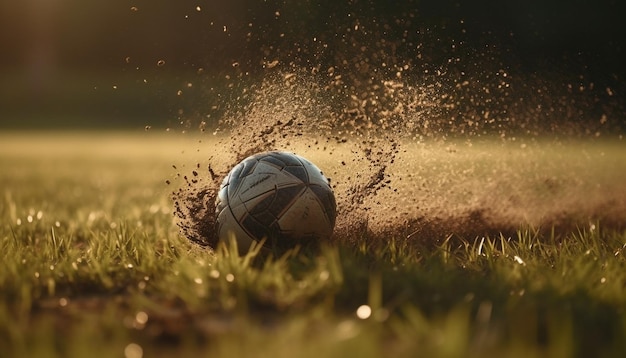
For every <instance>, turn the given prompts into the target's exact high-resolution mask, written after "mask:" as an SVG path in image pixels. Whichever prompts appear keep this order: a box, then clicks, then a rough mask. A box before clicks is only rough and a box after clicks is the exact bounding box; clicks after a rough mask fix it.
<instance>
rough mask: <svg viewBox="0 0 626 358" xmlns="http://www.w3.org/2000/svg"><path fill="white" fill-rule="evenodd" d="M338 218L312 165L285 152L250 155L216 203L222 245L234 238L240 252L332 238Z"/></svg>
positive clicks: (226, 182) (228, 179)
mask: <svg viewBox="0 0 626 358" xmlns="http://www.w3.org/2000/svg"><path fill="white" fill-rule="evenodd" d="M336 214H337V208H336V202H335V196H334V195H333V191H332V189H331V187H330V184H329V180H328V179H327V178H326V177H325V176H324V174H323V173H322V171H321V170H320V169H318V168H317V167H316V166H315V165H314V164H313V163H311V162H310V161H308V160H306V159H304V158H302V157H300V156H297V155H295V154H291V153H286V152H265V153H260V154H255V155H252V156H250V157H248V158H246V159H244V160H243V161H242V162H241V163H239V164H237V165H236V166H235V167H234V168H233V169H232V170H231V171H230V173H228V175H227V176H226V177H225V178H224V181H223V182H222V185H221V186H220V190H219V193H218V196H217V199H216V226H217V227H216V230H217V235H218V237H219V239H220V240H221V241H225V242H227V243H228V242H229V241H228V240H230V237H232V236H234V237H235V239H236V241H237V246H238V248H239V250H240V251H241V252H246V251H247V250H248V249H249V248H250V245H252V243H254V242H260V241H261V240H263V239H266V241H265V246H267V247H270V248H283V249H284V248H289V247H293V246H295V245H298V244H309V243H311V242H316V241H319V240H323V239H327V238H329V237H330V236H331V234H332V232H333V228H334V226H335V218H336Z"/></svg>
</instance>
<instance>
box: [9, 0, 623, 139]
mask: <svg viewBox="0 0 626 358" xmlns="http://www.w3.org/2000/svg"><path fill="white" fill-rule="evenodd" d="M624 14H625V12H624V3H623V2H622V1H619V0H596V1H591V0H567V1H566V0H526V1H501V0H500V1H499V0H474V1H462V0H458V1H452V0H422V1H418V0H406V1H389V0H387V1H384V0H318V1H313V0H282V1H277V0H267V1H252V0H250V1H246V0H232V1H218V0H193V1H192V0H169V1H165V0H164V1H153V0H109V1H80V0H21V1H2V2H1V3H0V51H1V52H0V53H1V54H2V55H1V56H0V79H1V82H0V128H37V129H49V128H143V127H144V126H147V125H149V126H154V127H170V126H176V125H179V124H180V123H181V122H184V121H199V120H206V119H207V118H208V119H209V121H212V120H215V119H216V118H218V117H219V116H218V115H214V116H210V114H211V112H212V111H213V112H215V110H216V108H218V107H219V106H221V105H223V104H224V103H227V102H228V101H229V96H235V95H234V94H233V93H232V91H231V92H228V89H229V88H230V89H232V88H233V87H235V88H239V89H241V87H246V86H248V85H249V84H251V83H254V82H255V81H257V80H258V79H259V78H261V77H262V76H263V73H264V71H267V69H268V68H271V67H273V66H274V65H275V64H276V63H280V65H281V66H286V67H289V66H291V67H306V68H311V69H315V68H318V69H319V68H322V69H324V68H327V67H328V66H335V67H337V68H339V70H343V71H344V73H350V71H352V69H353V68H354V66H355V64H356V65H358V64H363V63H368V64H370V65H371V67H370V68H374V69H378V68H383V67H387V66H388V65H389V64H388V63H385V61H387V62H389V61H392V62H395V63H398V64H401V63H411V64H412V66H411V68H415V69H418V70H419V71H417V70H416V71H415V73H414V75H415V76H417V75H418V74H419V73H423V72H424V70H425V69H427V68H443V67H446V66H447V67H446V68H450V66H451V65H450V61H451V59H457V61H459V62H460V63H461V65H463V66H465V67H469V66H470V63H474V65H475V66H478V67H481V64H482V63H485V67H486V68H490V66H491V65H492V64H493V63H495V65H494V66H496V67H497V66H500V67H506V68H507V70H512V71H514V72H515V73H520V74H528V75H529V76H534V77H544V76H556V75H555V73H558V76H562V77H558V76H557V78H556V80H557V81H560V79H559V78H563V81H570V82H571V83H573V84H574V86H576V85H577V84H576V83H575V82H576V81H579V82H580V83H579V84H578V85H580V86H586V87H589V84H593V86H595V88H596V89H598V94H592V95H591V97H593V96H596V97H595V98H596V99H597V100H598V101H600V102H601V101H604V97H607V98H609V99H610V100H611V101H613V102H617V104H616V106H617V107H618V108H623V90H624V82H625V81H624V75H625V74H626V70H625V68H624V63H626V49H625V44H626V25H624V23H625V22H624V21H623V19H622V18H623V15H624ZM357 33H358V34H357ZM386 56H389V57H390V58H391V60H389V59H387V60H386V59H385V57H386ZM355 58H356V59H358V61H359V62H354V61H356V60H355ZM377 61H378V62H377ZM487 62H489V63H490V64H487ZM461 65H459V66H461ZM342 66H343V68H342ZM457 67H458V66H457ZM496 67H494V68H496ZM420 71H421V72H420ZM353 72H354V71H353ZM577 79H578V80H577ZM353 82H354V83H357V79H354V81H353ZM570 82H568V83H570ZM598 96H599V97H598ZM603 96H604V97H603ZM620 106H621V107H620ZM597 119H598V118H597V116H596V117H594V119H593V120H597ZM615 121H616V122H617V126H621V127H622V128H623V121H624V119H623V118H618V119H617V120H615Z"/></svg>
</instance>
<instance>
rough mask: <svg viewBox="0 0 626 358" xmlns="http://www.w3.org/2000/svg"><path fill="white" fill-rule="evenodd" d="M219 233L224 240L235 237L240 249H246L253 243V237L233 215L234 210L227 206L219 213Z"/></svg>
mask: <svg viewBox="0 0 626 358" xmlns="http://www.w3.org/2000/svg"><path fill="white" fill-rule="evenodd" d="M216 222H217V235H218V237H219V238H220V240H222V241H227V240H229V239H230V237H234V238H235V239H236V241H237V246H238V247H239V250H242V251H244V252H245V251H246V250H248V249H249V248H250V245H252V242H253V239H252V238H251V237H250V235H248V233H247V232H246V231H244V230H243V228H242V227H241V226H240V225H239V222H238V220H237V219H236V218H235V217H233V214H232V212H231V211H230V210H229V209H228V208H225V209H223V210H222V211H220V212H219V213H218V214H217V220H216Z"/></svg>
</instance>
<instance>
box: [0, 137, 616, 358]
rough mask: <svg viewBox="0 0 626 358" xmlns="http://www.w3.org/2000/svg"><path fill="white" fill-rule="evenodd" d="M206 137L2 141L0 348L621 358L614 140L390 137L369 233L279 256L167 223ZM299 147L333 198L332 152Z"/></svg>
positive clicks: (19, 353) (133, 357)
mask: <svg viewBox="0 0 626 358" xmlns="http://www.w3.org/2000/svg"><path fill="white" fill-rule="evenodd" d="M207 141H208V142H210V140H207V139H206V138H202V137H196V136H189V135H187V136H184V135H178V134H171V135H168V134H164V133H161V134H155V133H150V132H147V133H114V132H105V133H82V132H75V133H71V132H70V133H55V132H50V133H29V132H24V133H18V132H16V133H5V134H0V347H2V349H1V350H0V356H1V357H79V356H90V357H93V358H95V357H120V356H123V357H128V358H139V357H165V356H173V355H176V356H177V357H180V358H182V357H198V356H211V357H234V356H242V357H250V356H257V357H264V356H268V357H294V356H299V357H324V356H326V357H345V356H346V355H353V356H359V357H379V356H386V357H458V356H466V357H485V356H494V357H545V356H550V357H571V356H579V357H588V356H594V357H611V356H614V357H621V356H623V352H625V351H626V258H625V257H624V255H626V227H625V225H624V224H626V210H623V209H624V208H625V207H626V206H625V203H626V184H625V183H626V149H624V148H625V147H624V143H623V142H622V141H617V140H615V141H606V142H602V141H596V142H576V141H572V142H567V143H561V144H555V143H554V142H545V143H544V142H537V141H530V142H528V143H520V142H514V143H512V144H511V143H509V144H502V143H500V142H499V141H495V140H494V141H491V142H490V141H488V140H484V141H474V142H473V143H470V144H471V145H470V144H468V143H467V142H464V141H458V142H452V143H451V142H448V143H443V144H441V143H420V144H407V145H406V146H405V147H404V148H405V149H406V152H405V154H404V155H403V156H401V157H400V158H399V159H398V160H397V162H396V163H395V164H394V165H393V166H392V167H391V168H390V171H391V172H390V173H391V177H392V179H393V180H394V183H397V185H396V189H398V191H396V192H394V191H391V190H389V191H383V192H380V193H379V194H378V195H377V196H376V197H374V198H370V200H371V203H370V204H369V205H370V206H371V207H372V211H373V215H375V216H374V217H380V220H379V221H378V222H372V223H371V225H372V227H373V228H374V229H377V226H376V225H377V224H380V228H379V229H380V230H379V231H376V230H373V231H372V234H371V235H367V234H365V235H364V236H363V237H362V238H361V239H360V240H357V241H356V242H354V241H348V240H342V238H337V240H336V242H335V243H332V244H328V245H325V246H324V247H323V248H322V249H321V250H320V251H319V252H315V253H298V252H289V253H286V254H284V255H283V256H279V257H268V256H267V255H265V254H261V253H259V252H258V251H254V250H253V251H251V252H250V253H249V254H248V255H247V256H244V257H239V256H238V255H236V254H234V251H233V250H232V249H227V248H226V247H224V246H222V247H220V248H218V249H217V250H215V251H210V250H208V249H205V248H201V247H198V246H195V245H193V244H191V243H189V242H188V240H186V239H185V238H184V237H181V235H180V234H179V230H178V227H177V226H176V223H175V220H174V217H173V213H172V210H173V205H172V200H171V196H170V195H171V192H172V191H173V190H175V188H176V187H177V186H180V185H183V182H182V179H180V178H179V177H178V176H177V174H178V173H187V172H191V170H192V169H193V168H195V166H196V165H197V164H198V163H201V164H202V167H205V166H206V164H207V158H208V157H209V156H211V155H213V156H216V154H215V153H214V152H215V148H212V147H211V145H210V143H207ZM218 150H219V148H218ZM302 153H303V154H305V155H306V156H308V157H310V158H311V159H313V160H314V161H315V162H317V163H318V164H319V166H320V167H322V168H323V169H324V170H325V172H327V173H330V175H331V176H333V177H334V178H339V180H338V182H337V187H336V190H337V191H338V192H342V191H343V190H344V189H345V188H344V186H345V185H347V184H346V183H345V182H342V181H341V178H342V175H344V174H342V171H346V170H348V171H350V170H353V169H351V168H349V167H350V161H347V163H348V165H347V167H348V168H345V167H346V166H345V165H343V164H340V163H341V160H342V159H345V158H347V155H348V154H347V153H348V152H347V151H346V152H341V151H340V150H337V151H336V152H335V153H333V155H332V156H329V155H328V153H317V152H315V151H313V150H306V149H302ZM344 162H345V160H344ZM173 165H175V166H176V168H177V169H174V168H173V167H172V166H173ZM166 180H167V181H171V184H170V185H168V184H166ZM468 213H470V215H469V216H468ZM340 215H341V213H340ZM476 215H478V216H479V219H480V220H477V219H476ZM393 225H395V226H396V228H395V230H391V231H389V230H387V229H388V228H389V226H393ZM500 231H501V232H502V234H500V233H499V232H500ZM385 232H387V233H388V234H387V236H385V234H384V233H385ZM381 233H382V234H381Z"/></svg>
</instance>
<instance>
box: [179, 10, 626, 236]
mask: <svg viewBox="0 0 626 358" xmlns="http://www.w3.org/2000/svg"><path fill="white" fill-rule="evenodd" d="M283 10H285V9H283ZM370 10H371V9H370ZM372 11H373V10H372ZM403 11H404V12H402V13H398V14H396V15H393V14H387V15H388V16H389V17H388V18H379V17H377V16H376V15H372V14H375V13H376V12H375V11H373V12H372V14H369V15H368V16H365V17H364V16H360V15H359V12H358V11H356V10H355V9H350V11H349V12H348V13H349V16H348V18H347V20H345V21H343V22H339V23H334V22H328V23H326V25H327V26H328V27H329V28H326V29H325V31H323V32H322V33H320V34H319V36H315V37H310V36H309V37H306V36H304V37H297V36H296V37H294V38H293V39H292V38H291V37H290V35H289V34H284V33H281V36H279V37H278V38H271V39H268V38H267V36H266V35H265V33H266V32H255V31H254V29H255V27H254V24H252V23H250V24H248V25H249V26H246V31H247V32H246V34H247V35H246V39H247V40H246V41H247V42H246V43H247V44H248V45H247V46H248V47H247V52H244V54H243V55H242V56H244V57H242V58H240V59H236V60H235V61H233V62H232V64H233V65H232V68H230V69H228V71H226V72H224V71H219V72H217V73H215V74H206V76H207V77H210V78H208V79H207V81H206V82H209V83H223V86H222V87H219V88H218V87H215V86H213V87H211V88H210V89H207V93H206V97H204V98H205V99H206V103H204V102H198V103H196V104H195V105H196V106H197V107H199V108H206V111H204V112H203V111H202V110H196V112H198V111H199V112H200V113H202V117H201V118H202V119H200V118H186V119H185V120H184V121H182V122H185V123H186V124H187V126H189V123H199V125H198V128H200V130H201V131H205V130H206V132H207V134H206V135H210V134H209V133H213V136H212V137H213V138H214V139H213V140H212V141H211V142H212V144H211V148H212V149H209V152H210V153H211V155H209V158H208V159H207V161H208V162H207V163H203V164H201V165H200V164H199V165H198V168H196V170H194V172H193V173H192V174H191V175H190V174H186V175H185V174H181V177H183V178H184V180H185V181H184V183H183V184H182V185H181V186H180V189H178V190H177V191H176V192H175V193H173V200H174V203H175V206H176V216H177V219H178V223H179V226H180V227H181V230H182V232H183V234H184V235H185V236H186V237H188V238H189V239H190V240H192V241H195V242H198V243H201V244H205V245H210V246H214V245H215V242H216V238H215V234H214V232H213V225H214V217H213V215H214V200H215V194H216V192H217V188H218V186H219V183H220V182H221V179H222V178H223V176H224V175H225V174H226V173H227V172H228V171H229V170H230V168H231V167H232V166H233V165H235V164H236V163H237V162H239V161H240V160H241V159H243V158H245V157H247V156H248V155H250V154H253V153H257V152H261V151H266V150H287V151H292V152H295V153H297V154H300V155H303V156H305V157H307V158H309V159H311V160H312V161H313V162H315V163H316V164H317V165H318V166H319V167H320V168H322V169H323V170H324V171H325V173H326V175H327V176H329V177H330V178H331V179H332V183H333V188H334V190H335V195H336V197H337V204H338V221H337V225H336V229H335V239H337V240H346V241H356V240H359V238H361V237H363V236H371V237H381V238H383V237H389V236H400V237H407V238H411V239H424V240H437V239H441V238H442V237H446V236H448V235H450V234H458V235H463V236H469V237H474V236H480V235H492V234H497V233H507V234H509V233H514V232H515V231H516V230H517V229H518V228H519V227H520V225H530V226H534V227H542V228H552V227H557V228H563V229H572V228H575V227H586V226H589V225H590V221H593V220H602V221H603V222H605V223H607V225H608V226H610V227H619V228H621V227H623V226H624V224H623V223H624V222H625V219H626V217H625V216H624V215H623V214H622V213H623V212H626V210H623V211H622V210H621V209H622V208H626V195H625V194H624V193H625V192H626V190H625V189H624V186H623V185H622V184H620V183H621V182H620V180H621V179H613V180H608V181H607V182H604V183H601V184H597V183H595V184H594V183H593V181H594V180H595V178H593V177H588V178H587V177H584V176H583V178H582V179H580V180H579V181H578V182H576V181H571V182H570V181H568V179H567V178H564V177H563V174H564V173H565V176H568V175H569V176H574V177H575V176H578V175H580V173H581V172H584V171H585V170H586V169H585V168H584V167H582V168H581V166H580V165H578V164H576V163H578V162H580V161H579V160H578V158H575V157H571V158H568V160H569V161H568V162H567V163H569V166H568V165H566V166H564V167H559V166H558V165H556V166H555V165H554V163H552V162H550V161H549V160H548V161H546V162H541V163H538V162H536V161H535V160H534V159H533V156H532V154H528V152H529V151H524V150H525V148H535V151H534V152H533V153H535V154H539V155H541V153H542V152H541V151H542V149H541V148H542V145H543V144H542V143H545V142H546V141H547V142H549V143H561V142H567V141H570V140H573V139H584V140H588V141H594V140H595V141H597V140H598V138H599V139H606V138H608V139H609V140H610V141H620V142H621V141H622V139H623V136H622V129H623V117H624V115H623V113H625V111H624V101H623V99H622V98H621V97H620V96H619V95H618V94H619V93H620V92H619V91H620V90H621V87H620V86H621V85H620V83H621V82H620V78H619V77H616V76H613V77H612V78H611V79H608V80H606V81H601V82H597V81H596V80H595V77H594V76H592V75H590V74H589V73H588V72H586V70H585V69H586V65H585V64H583V65H582V66H579V67H577V65H576V64H569V63H568V64H566V66H565V65H564V66H562V67H563V68H565V67H567V71H565V70H563V71H562V70H559V69H558V68H557V67H554V66H547V65H546V66H543V65H537V66H538V68H539V69H540V70H536V68H529V67H528V65H527V64H525V63H522V62H520V61H518V60H516V56H515V53H514V52H511V49H510V48H508V47H507V46H506V44H505V43H503V42H501V41H493V42H490V41H491V38H492V37H491V36H489V34H484V35H481V36H477V37H475V38H472V39H469V38H468V37H467V35H466V28H465V24H464V23H463V22H460V23H459V24H455V25H454V26H451V27H449V28H446V30H445V31H444V32H441V31H438V30H441V28H438V27H437V26H433V27H425V26H424V25H421V24H420V22H419V21H418V17H419V16H418V14H416V13H415V12H412V10H411V9H410V7H409V8H407V9H405V10H403ZM276 13H277V14H278V13H279V11H277V12H276ZM280 13H281V14H289V11H287V10H285V11H280ZM309 15H310V14H309ZM281 16H283V17H284V16H286V15H281ZM305 20H306V19H305ZM309 20H311V21H313V20H314V19H309ZM303 21H304V20H303ZM307 21H308V20H307ZM333 24H334V25H333ZM265 30H267V29H265ZM268 31H269V30H268ZM267 33H272V32H271V31H269V32H267ZM296 33H297V31H296ZM442 34H443V35H442ZM233 36H234V35H233ZM294 36H295V35H294ZM542 66H543V67H542ZM180 112H182V111H180ZM206 118H209V119H210V120H207V121H208V123H207V121H205V120H206ZM191 128H193V126H191ZM483 141H488V142H490V143H492V144H491V145H490V146H487V147H485V149H484V150H483V151H478V152H477V151H476V150H475V149H472V148H475V147H472V145H474V144H480V143H481V142H483ZM207 142H208V141H207ZM416 146H417V147H416ZM537 148H538V149H537ZM572 148H573V147H568V146H567V145H565V146H564V147H563V148H562V150H564V151H565V150H572ZM573 150H575V151H576V152H577V153H579V154H580V155H581V156H582V155H584V153H583V152H584V151H585V149H584V148H583V149H580V150H578V149H576V148H574V149H573ZM455 153H460V154H459V155H456V154H455ZM507 153H513V154H511V155H507ZM619 153H622V154H623V152H619ZM498 155H500V156H498ZM598 155H599V154H598ZM619 155H621V154H619ZM485 156H486V157H487V159H485ZM511 158H513V159H511ZM554 158H557V159H558V158H559V156H558V155H556V156H555V157H554ZM597 158H600V157H599V156H598V157H597ZM597 158H596V159H597ZM593 160H594V158H591V159H589V158H587V159H585V162H586V163H588V164H592V163H593ZM450 163H456V164H450ZM485 163H487V164H485ZM516 163H522V164H523V166H525V167H522V168H519V167H517V164H516ZM542 165H544V166H546V168H542V167H541V166H542ZM488 166H491V167H488ZM326 168H328V169H326ZM200 169H202V170H200ZM605 169H607V170H610V171H612V173H613V174H615V175H614V177H616V178H622V177H624V173H623V171H619V172H618V171H617V170H616V169H615V168H612V169H611V168H610V166H607V167H606V168H605ZM544 170H547V171H548V172H550V173H552V174H549V175H547V176H546V177H545V178H544V177H543V176H542V172H543V171H544ZM194 173H195V174H194ZM568 173H569V174H568ZM528 176H531V178H530V179H529V178H528ZM554 178H556V179H554ZM555 183H556V184H555ZM596 184H597V185H596ZM598 185H603V187H602V189H601V190H600V189H597V187H598ZM589 193H592V194H589ZM612 193H615V195H613V194H612ZM589 195H593V196H594V197H595V199H593V200H592V201H590V200H589V198H588V196H589ZM572 197H574V199H573V200H570V199H571V198H572ZM546 203H548V204H546ZM607 208H614V209H610V210H607Z"/></svg>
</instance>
